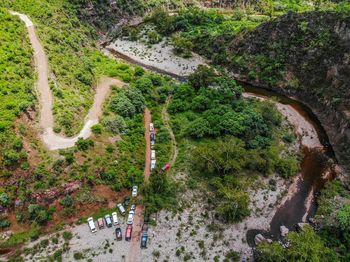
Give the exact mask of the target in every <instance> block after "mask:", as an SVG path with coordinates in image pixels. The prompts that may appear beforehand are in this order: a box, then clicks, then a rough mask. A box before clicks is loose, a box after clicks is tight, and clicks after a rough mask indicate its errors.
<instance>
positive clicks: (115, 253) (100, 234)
mask: <svg viewBox="0 0 350 262" xmlns="http://www.w3.org/2000/svg"><path fill="white" fill-rule="evenodd" d="M118 219H119V224H120V227H121V229H122V233H123V240H122V241H117V240H116V238H115V228H116V226H113V227H111V228H107V227H105V228H104V229H101V230H97V232H96V233H94V234H93V233H91V232H90V229H89V226H88V225H87V223H84V224H81V225H78V226H74V227H66V228H65V229H64V230H62V231H60V232H58V233H53V234H50V235H46V236H43V237H40V238H39V239H38V240H36V241H34V242H31V243H29V244H28V245H27V246H26V248H28V249H29V250H31V251H30V252H29V253H28V254H27V255H26V256H25V261H48V260H47V258H48V257H49V256H55V253H57V252H60V251H61V250H64V251H63V252H62V255H61V256H62V261H65V262H66V261H96V262H115V261H131V260H130V258H129V257H128V253H129V252H130V247H131V242H128V241H125V230H126V219H124V218H123V217H121V216H118ZM64 232H71V233H72V238H71V239H70V240H68V241H66V240H65V239H64V237H63V235H64ZM46 240H48V245H45V246H44V244H43V243H45V241H46ZM65 243H68V244H65ZM38 246H39V247H40V248H38ZM66 249H69V250H66ZM34 250H36V251H34ZM77 257H82V258H81V259H77Z"/></svg>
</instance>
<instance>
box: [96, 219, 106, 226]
mask: <svg viewBox="0 0 350 262" xmlns="http://www.w3.org/2000/svg"><path fill="white" fill-rule="evenodd" d="M97 225H98V228H99V229H102V228H104V227H105V223H104V221H103V218H102V217H101V218H99V219H97Z"/></svg>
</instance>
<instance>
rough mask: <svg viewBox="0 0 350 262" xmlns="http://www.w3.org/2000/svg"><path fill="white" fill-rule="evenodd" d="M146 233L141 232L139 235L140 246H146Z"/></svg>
mask: <svg viewBox="0 0 350 262" xmlns="http://www.w3.org/2000/svg"><path fill="white" fill-rule="evenodd" d="M147 240H148V234H147V232H142V235H141V248H147Z"/></svg>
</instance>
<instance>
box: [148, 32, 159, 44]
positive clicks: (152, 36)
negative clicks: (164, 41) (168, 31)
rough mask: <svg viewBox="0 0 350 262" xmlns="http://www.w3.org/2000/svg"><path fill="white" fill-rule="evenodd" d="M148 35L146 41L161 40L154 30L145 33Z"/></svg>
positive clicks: (157, 41) (156, 41) (154, 42)
mask: <svg viewBox="0 0 350 262" xmlns="http://www.w3.org/2000/svg"><path fill="white" fill-rule="evenodd" d="M147 36H148V43H150V44H152V45H153V44H157V43H159V41H160V40H161V37H160V35H159V34H158V33H157V32H156V31H153V30H152V31H150V32H148V33H147Z"/></svg>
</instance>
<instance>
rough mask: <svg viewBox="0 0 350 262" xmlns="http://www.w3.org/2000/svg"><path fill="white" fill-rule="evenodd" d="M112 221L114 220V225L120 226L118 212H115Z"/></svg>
mask: <svg viewBox="0 0 350 262" xmlns="http://www.w3.org/2000/svg"><path fill="white" fill-rule="evenodd" d="M112 219H113V225H115V226H116V225H118V216H117V212H113V213H112Z"/></svg>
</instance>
